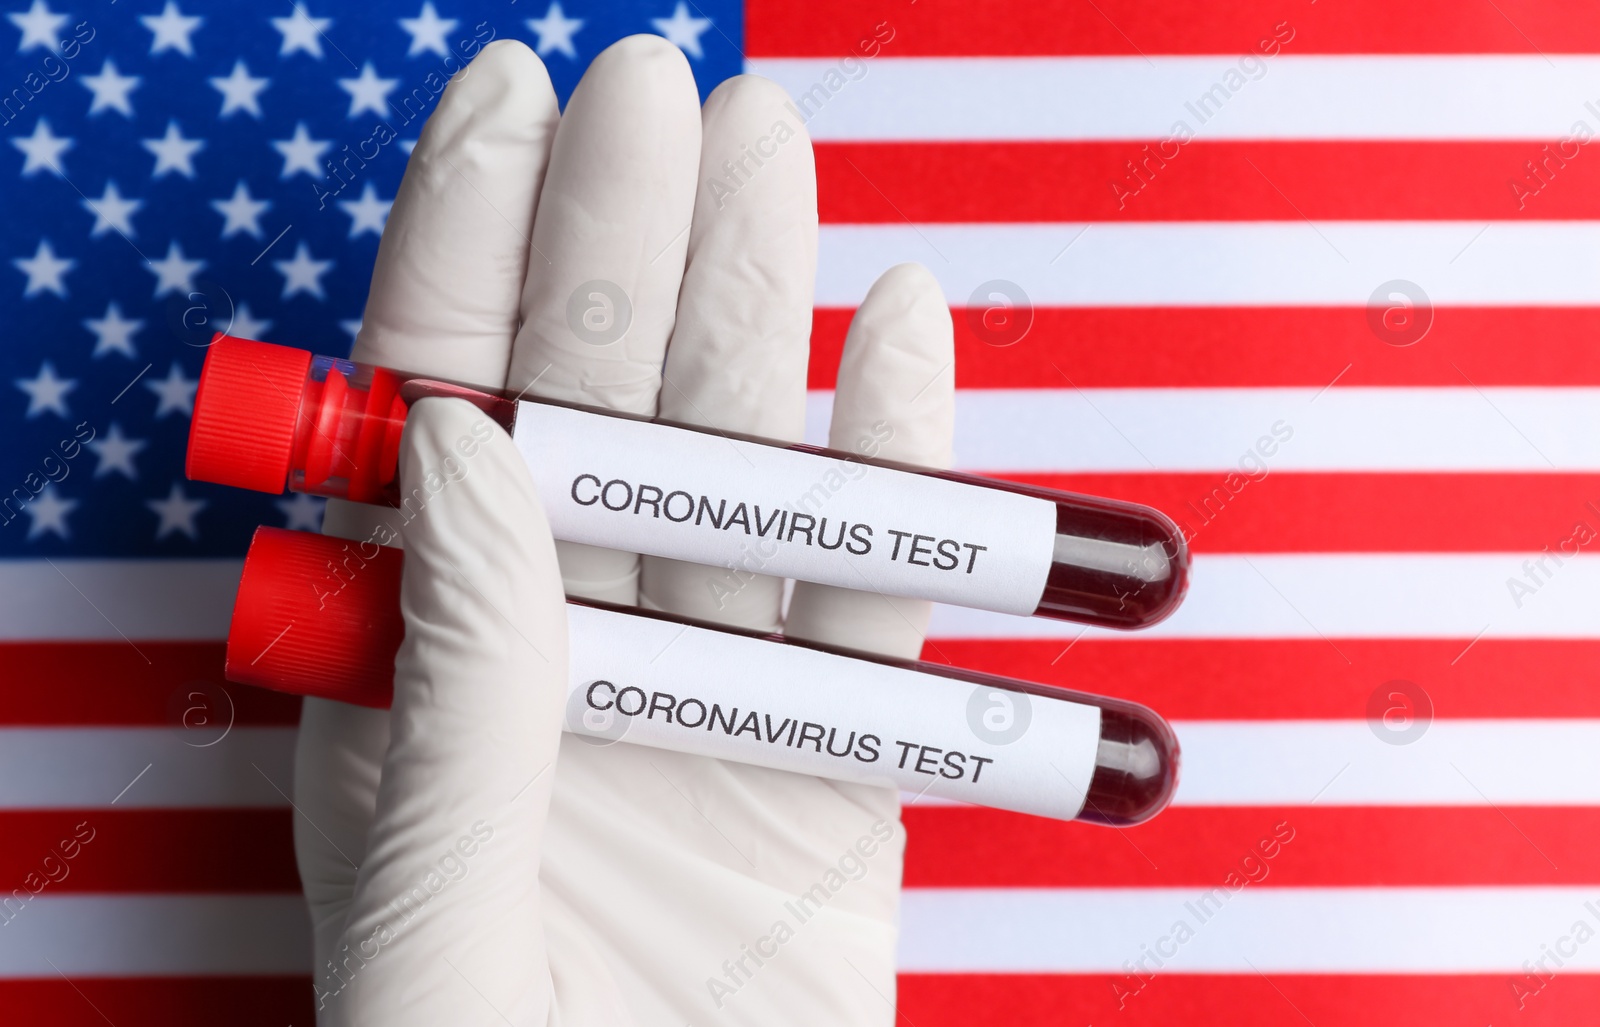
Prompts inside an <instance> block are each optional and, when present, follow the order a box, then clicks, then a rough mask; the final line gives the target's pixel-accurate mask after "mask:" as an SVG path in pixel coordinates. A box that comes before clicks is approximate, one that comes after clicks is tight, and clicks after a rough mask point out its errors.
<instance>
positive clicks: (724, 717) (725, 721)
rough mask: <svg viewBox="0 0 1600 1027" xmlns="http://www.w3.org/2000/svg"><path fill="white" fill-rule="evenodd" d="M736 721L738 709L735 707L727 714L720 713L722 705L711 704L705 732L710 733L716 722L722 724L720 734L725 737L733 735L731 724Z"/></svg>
mask: <svg viewBox="0 0 1600 1027" xmlns="http://www.w3.org/2000/svg"><path fill="white" fill-rule="evenodd" d="M738 719H739V707H737V706H735V707H734V708H733V709H731V710H729V711H728V712H727V713H723V712H722V704H721V703H712V704H711V718H710V719H709V720H708V721H706V730H707V731H710V730H711V729H712V728H714V727H716V726H717V722H718V721H721V722H722V733H723V734H725V735H731V734H733V722H734V721H736V720H738Z"/></svg>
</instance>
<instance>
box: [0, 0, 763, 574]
mask: <svg viewBox="0 0 1600 1027" xmlns="http://www.w3.org/2000/svg"><path fill="white" fill-rule="evenodd" d="M380 10H381V13H380ZM6 30H9V31H11V32H12V33H14V34H13V35H12V36H11V39H12V40H13V41H14V42H15V47H14V48H12V47H9V46H7V45H6V44H5V41H4V37H3V35H0V51H5V53H4V56H3V57H0V132H3V133H4V134H5V135H6V136H7V137H8V139H9V143H10V145H9V146H7V147H3V148H0V155H6V156H7V159H8V160H9V161H10V164H9V166H8V167H4V166H0V179H3V178H5V177H6V176H14V177H11V178H10V179H9V186H8V188H7V189H6V191H5V196H6V216H5V218H4V220H3V222H0V254H3V255H4V257H5V266H4V267H3V268H0V273H3V274H4V275H5V276H6V278H4V279H0V310H3V312H4V324H5V326H6V332H5V334H6V338H5V341H4V343H3V345H0V422H3V424H4V431H5V436H6V439H7V442H6V445H5V446H4V447H3V448H0V556H14V557H15V556H49V555H52V554H73V555H82V556H141V555H160V554H167V555H174V556H177V555H183V556H222V555H237V554H239V553H242V552H243V551H244V548H245V545H246V543H247V541H248V539H249V534H250V531H251V530H252V529H253V528H254V526H255V525H257V524H261V523H266V524H279V525H286V526H288V527H291V528H315V527H316V526H317V525H318V523H319V521H320V518H321V507H320V502H319V501H317V500H313V499H310V498H308V497H304V496H294V497H282V498H276V499H274V498H271V497H267V496H259V495H251V494H247V493H243V492H240V491H238V490H234V489H225V488H219V487H215V486H210V485H205V484H200V483H195V482H189V481H187V480H185V479H184V476H183V454H184V446H185V440H186V435H187V432H188V427H189V415H190V413H191V412H192V409H193V403H194V393H195V387H196V379H197V375H198V373H199V369H200V365H201V362H202V360H203V358H204V355H205V348H204V347H205V344H206V342H207V341H208V340H209V339H210V337H211V334H212V332H213V331H216V330H223V331H227V332H229V333H230V334H233V335H239V336H243V337H246V338H264V339H269V340H271V341H274V342H280V343H285V344H291V345H299V346H304V347H306V348H308V349H312V350H315V351H317V352H323V353H333V354H337V355H343V354H346V353H348V351H349V348H350V345H351V342H352V341H353V340H354V337H355V333H356V331H357V330H358V329H359V327H360V324H361V311H362V304H363V302H364V299H365V296H366V291H367V283H368V280H369V278H370V276H371V273H372V263H373V259H374V257H375V256H376V254H377V247H378V240H379V238H380V236H381V235H382V232H383V227H384V222H385V220H386V219H387V217H388V213H389V207H390V205H391V203H392V202H393V199H394V195H395V192H396V189H397V188H398V186H399V183H400V177H401V174H402V172H403V171H404V170H405V163H406V158H407V155H408V154H409V153H410V150H411V147H412V146H413V145H415V143H416V140H417V136H418V133H419V132H420V131H421V129H422V125H423V123H424V122H425V121H426V119H427V116H428V114H429V113H431V112H432V110H433V108H434V105H435V104H436V103H437V101H438V98H439V95H440V94H441V93H442V92H443V90H444V87H445V84H446V82H447V81H448V80H449V78H450V76H451V75H452V74H453V73H454V72H455V71H457V70H459V69H460V68H461V67H462V66H463V64H464V63H465V62H466V61H468V60H470V59H471V57H472V56H473V55H474V54H476V53H477V52H478V51H479V50H480V49H482V47H483V46H484V45H485V44H486V43H487V42H489V41H491V40H495V39H507V38H511V39H520V40H522V41H523V42H525V43H527V44H528V45H529V46H530V47H532V48H533V49H534V50H535V51H536V52H537V53H538V54H539V55H540V57H542V58H543V59H544V61H545V63H546V65H547V66H548V67H549V69H550V75H551V78H552V80H553V81H554V83H555V87H556V91H557V93H558V95H559V96H560V97H561V99H562V102H563V103H564V102H565V101H566V98H567V97H568V96H569V95H570V94H571V92H572V89H573V87H574V86H575V85H576V84H577V81H578V78H579V76H580V75H581V74H582V73H583V69H584V68H585V66H586V65H587V63H588V61H589V60H590V59H592V58H593V57H594V55H595V54H596V53H598V52H599V51H600V50H601V49H603V48H604V47H605V46H607V45H609V44H610V43H612V42H614V41H615V40H617V39H620V38H622V37H623V36H626V35H629V34H632V33H637V32H655V33H658V34H660V35H663V36H665V37H666V38H667V39H669V40H671V41H672V42H673V43H675V44H677V45H678V46H679V47H680V48H681V49H682V50H683V51H684V53H685V54H686V55H687V57H688V58H689V62H690V65H691V66H692V67H693V69H694V71H695V75H696V77H697V79H698V81H699V84H700V89H701V93H702V96H704V95H705V94H706V93H708V92H709V91H710V90H711V89H712V88H713V87H715V86H716V84H717V83H718V82H720V81H722V80H723V79H725V78H727V77H728V76H730V75H734V74H737V73H738V72H739V71H740V69H741V64H742V55H741V53H740V47H741V40H742V37H743V12H742V9H741V7H740V5H739V4H737V3H732V2H729V0H607V2H605V3H604V4H601V3H599V2H590V0H565V2H549V3H546V2H545V0H536V2H535V3H533V4H531V5H529V4H522V5H518V4H516V3H515V0H513V2H512V3H511V4H506V3H487V2H479V0H471V2H455V0H440V2H438V3H434V2H431V0H430V2H427V3H422V4H421V5H420V7H419V9H417V10H416V11H415V12H414V13H409V12H402V11H397V10H395V9H393V8H390V7H388V5H367V4H359V3H323V4H321V5H315V4H301V3H284V4H282V5H281V7H278V8H276V9H274V8H273V7H272V6H269V7H267V8H257V7H253V6H240V5H233V4H215V5H202V4H199V3H196V2H194V0H187V2H186V3H181V4H180V3H179V2H176V0H163V2H162V3H160V4H157V3H153V2H149V0H145V2H132V3H126V2H125V3H123V4H121V5H118V6H108V5H96V7H95V9H93V10H91V9H89V8H87V7H86V6H75V5H72V4H61V3H60V0H54V2H51V0H31V6H29V7H26V8H13V9H12V10H10V11H8V12H7V14H6V21H5V22H4V23H0V33H3V32H4V31H6Z"/></svg>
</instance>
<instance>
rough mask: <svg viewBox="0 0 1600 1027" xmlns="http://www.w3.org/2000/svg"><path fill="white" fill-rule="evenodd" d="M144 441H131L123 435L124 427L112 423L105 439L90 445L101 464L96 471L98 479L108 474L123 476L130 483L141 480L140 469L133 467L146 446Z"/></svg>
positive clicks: (95, 440) (94, 441) (95, 474)
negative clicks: (135, 459)
mask: <svg viewBox="0 0 1600 1027" xmlns="http://www.w3.org/2000/svg"><path fill="white" fill-rule="evenodd" d="M146 444H147V443H146V442H145V441H144V440H143V439H130V438H128V437H127V436H126V435H124V434H122V426H121V425H119V424H118V423H117V422H115V421H112V422H111V427H110V428H108V429H106V434H105V437H104V438H99V439H94V440H92V441H91V442H90V443H89V448H90V449H91V450H93V451H94V455H95V456H97V457H99V458H100V463H99V464H98V465H97V466H96V467H95V469H94V476H95V477H96V478H103V477H105V476H106V475H108V474H121V475H124V476H126V477H127V478H128V480H130V481H138V480H139V471H138V468H136V467H134V466H133V458H134V457H136V456H138V455H139V451H140V450H141V449H143V448H144V447H145V446H146Z"/></svg>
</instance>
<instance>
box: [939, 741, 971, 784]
mask: <svg viewBox="0 0 1600 1027" xmlns="http://www.w3.org/2000/svg"><path fill="white" fill-rule="evenodd" d="M952 770H953V771H955V773H954V774H952V773H950V772H951V771H952ZM966 772H967V757H966V756H965V755H964V754H962V753H959V752H956V751H955V750H954V749H951V750H950V751H949V752H947V753H945V754H944V766H942V767H940V768H939V776H940V777H947V778H949V779H950V780H952V781H959V780H961V776H962V775H963V774H965V773H966Z"/></svg>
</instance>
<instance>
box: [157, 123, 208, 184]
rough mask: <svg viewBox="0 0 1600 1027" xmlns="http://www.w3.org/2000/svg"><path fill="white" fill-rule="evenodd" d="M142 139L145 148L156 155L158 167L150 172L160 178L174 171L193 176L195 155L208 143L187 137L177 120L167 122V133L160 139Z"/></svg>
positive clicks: (185, 175) (187, 176) (185, 176)
mask: <svg viewBox="0 0 1600 1027" xmlns="http://www.w3.org/2000/svg"><path fill="white" fill-rule="evenodd" d="M142 141H143V143H144V148H145V149H146V150H149V151H150V152H151V153H153V154H155V156H156V167H155V170H154V171H152V172H150V177H151V178H160V177H162V176H163V175H167V174H170V173H171V172H174V171H176V172H177V173H178V174H180V175H182V176H183V177H184V178H193V177H194V155H195V154H196V153H198V152H200V151H201V150H202V149H204V148H205V145H206V144H205V143H204V142H203V141H202V140H199V139H185V138H184V137H183V133H182V132H180V131H179V130H178V123H177V122H176V121H169V122H167V134H166V135H164V136H162V137H161V138H160V139H145V140H142Z"/></svg>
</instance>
